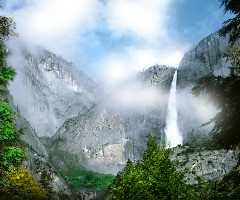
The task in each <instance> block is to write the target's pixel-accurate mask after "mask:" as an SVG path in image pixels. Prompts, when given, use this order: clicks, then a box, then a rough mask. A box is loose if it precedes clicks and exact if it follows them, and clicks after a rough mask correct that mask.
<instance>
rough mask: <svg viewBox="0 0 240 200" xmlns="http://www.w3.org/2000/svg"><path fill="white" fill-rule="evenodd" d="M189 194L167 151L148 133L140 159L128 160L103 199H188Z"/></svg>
mask: <svg viewBox="0 0 240 200" xmlns="http://www.w3.org/2000/svg"><path fill="white" fill-rule="evenodd" d="M190 196H191V193H190V191H189V190H188V189H187V185H186V183H185V181H184V180H183V175H182V174H181V173H180V172H178V171H177V170H176V168H175V166H174V164H173V162H172V161H171V160H170V150H169V149H166V148H165V145H164V143H161V145H159V144H158V143H157V140H156V138H155V137H154V136H153V135H150V136H149V139H148V146H147V149H146V150H145V151H144V153H143V159H142V160H140V161H138V162H137V163H131V162H128V163H127V165H126V167H125V168H124V169H123V171H122V172H120V173H118V176H117V178H116V179H115V181H114V183H113V184H112V185H111V186H110V188H109V191H108V194H107V196H106V198H105V199H106V200H110V199H111V200H114V199H116V200H121V199H122V200H126V199H131V200H142V199H144V200H148V199H149V200H159V199H166V200H167V199H176V200H177V199H191V198H190Z"/></svg>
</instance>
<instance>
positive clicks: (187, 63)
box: [178, 32, 239, 88]
mask: <svg viewBox="0 0 240 200" xmlns="http://www.w3.org/2000/svg"><path fill="white" fill-rule="evenodd" d="M228 40H229V38H228V37H221V36H220V35H219V33H218V32H215V33H213V34H211V35H209V36H208V37H206V38H204V39H203V40H202V41H200V42H199V43H198V44H195V45H193V46H192V48H191V49H190V50H189V51H188V52H186V53H185V54H184V56H183V58H182V60H181V62H180V65H179V68H178V75H179V79H178V86H179V87H181V88H183V87H186V86H189V85H192V84H194V83H196V81H197V80H198V79H199V78H200V77H202V76H204V75H207V74H208V73H210V72H212V73H214V74H215V75H222V76H226V75H228V74H229V72H230V71H229V69H228V67H229V66H230V65H229V64H228V63H226V60H225V58H223V57H222V56H223V54H224V53H226V47H227V46H228V45H229V43H228ZM235 45H236V46H237V45H239V42H236V44H235Z"/></svg>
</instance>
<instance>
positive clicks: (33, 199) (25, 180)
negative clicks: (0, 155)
mask: <svg viewBox="0 0 240 200" xmlns="http://www.w3.org/2000/svg"><path fill="white" fill-rule="evenodd" d="M8 182H9V185H8V187H7V190H6V191H5V192H2V193H1V195H2V197H4V198H3V199H16V200H44V199H47V198H46V194H45V191H44V189H43V188H41V187H40V186H38V184H37V182H36V181H35V180H34V178H33V176H32V175H31V174H30V173H29V171H28V170H25V169H22V168H11V169H9V172H8Z"/></svg>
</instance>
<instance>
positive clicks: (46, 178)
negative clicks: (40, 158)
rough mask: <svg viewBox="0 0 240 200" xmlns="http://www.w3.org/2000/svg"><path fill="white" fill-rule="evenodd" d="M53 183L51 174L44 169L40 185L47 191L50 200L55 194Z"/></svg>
mask: <svg viewBox="0 0 240 200" xmlns="http://www.w3.org/2000/svg"><path fill="white" fill-rule="evenodd" d="M51 182H52V177H51V174H50V173H49V172H48V171H47V170H46V169H45V168H44V169H43V171H42V174H41V177H40V181H39V183H40V184H41V186H42V187H43V188H44V189H45V191H46V194H47V197H49V198H51V197H52V195H53V194H54V191H53V187H52V185H51Z"/></svg>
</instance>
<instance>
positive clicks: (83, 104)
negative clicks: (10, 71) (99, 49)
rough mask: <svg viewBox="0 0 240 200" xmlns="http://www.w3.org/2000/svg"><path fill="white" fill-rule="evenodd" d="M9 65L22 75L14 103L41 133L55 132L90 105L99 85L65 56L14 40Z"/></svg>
mask: <svg viewBox="0 0 240 200" xmlns="http://www.w3.org/2000/svg"><path fill="white" fill-rule="evenodd" d="M7 46H8V48H9V50H10V56H9V57H8V63H9V65H11V66H13V67H14V68H15V69H16V70H17V73H18V76H17V77H16V79H15V80H14V82H13V83H12V84H11V86H10V88H9V89H10V93H11V94H12V95H13V97H14V103H15V104H16V105H17V106H18V108H19V110H20V111H21V113H22V115H23V116H24V117H25V118H26V119H27V120H28V121H29V122H30V124H31V126H32V127H33V128H34V129H35V130H36V132H37V134H38V135H39V136H51V135H53V134H54V132H55V131H56V130H57V128H58V127H59V126H60V125H61V124H62V123H63V122H64V121H65V120H66V119H68V118H70V117H73V116H77V114H78V113H79V112H83V111H85V110H86V109H88V108H90V107H91V105H92V104H93V102H94V101H95V100H94V99H96V93H95V91H97V88H98V87H97V85H96V83H95V82H94V81H93V80H91V79H90V78H89V77H87V76H86V75H85V74H84V73H83V72H81V71H78V70H77V69H76V67H75V66H74V65H73V64H72V63H70V62H67V61H65V60H64V59H63V58H62V57H59V56H56V55H55V54H53V53H51V52H49V51H47V50H45V49H43V48H40V47H35V46H30V45H27V44H25V43H23V42H19V41H18V42H17V41H15V40H14V41H10V42H9V43H8V44H7Z"/></svg>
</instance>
